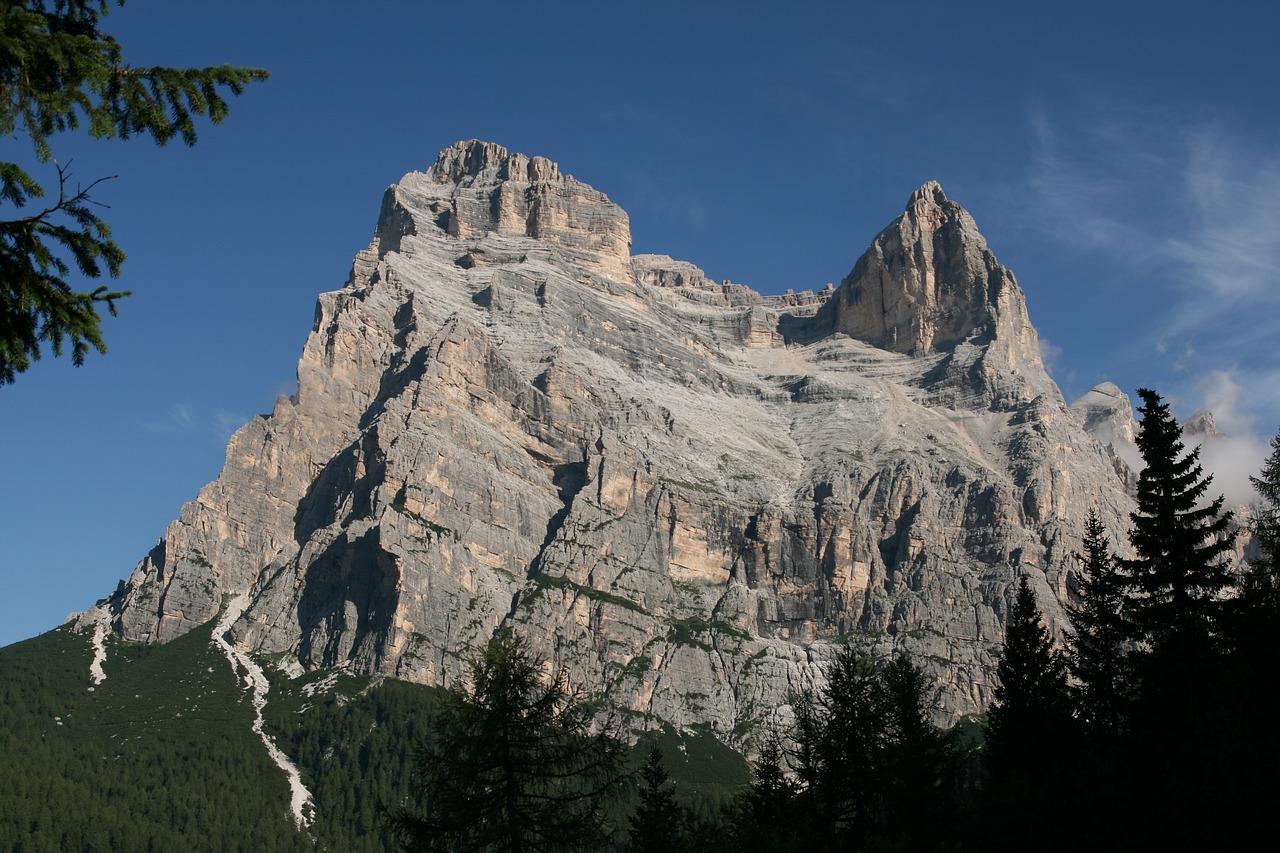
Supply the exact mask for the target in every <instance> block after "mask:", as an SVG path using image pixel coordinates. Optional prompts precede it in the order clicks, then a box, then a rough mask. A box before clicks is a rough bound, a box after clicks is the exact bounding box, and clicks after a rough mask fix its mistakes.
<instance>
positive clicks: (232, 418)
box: [137, 403, 248, 443]
mask: <svg viewBox="0 0 1280 853" xmlns="http://www.w3.org/2000/svg"><path fill="white" fill-rule="evenodd" d="M246 421H248V418H246V417H245V416H244V415H240V414H235V413H232V412H226V411H221V410H219V411H216V412H213V413H212V414H208V415H206V414H205V413H203V412H201V411H200V410H199V409H198V408H197V407H195V406H192V405H191V404H190V403H171V404H170V405H169V408H168V409H166V410H164V411H163V412H160V413H157V414H156V415H155V416H153V417H151V418H148V419H145V420H139V421H137V424H138V426H139V427H141V428H142V429H144V430H146V431H147V432H153V433H169V434H173V433H199V432H206V433H209V434H211V435H212V436H213V437H214V439H215V440H217V441H218V442H222V443H225V442H226V441H227V440H228V439H229V438H231V436H232V434H233V433H235V431H236V430H237V429H239V428H240V427H242V426H243V425H244V424H245V422H246Z"/></svg>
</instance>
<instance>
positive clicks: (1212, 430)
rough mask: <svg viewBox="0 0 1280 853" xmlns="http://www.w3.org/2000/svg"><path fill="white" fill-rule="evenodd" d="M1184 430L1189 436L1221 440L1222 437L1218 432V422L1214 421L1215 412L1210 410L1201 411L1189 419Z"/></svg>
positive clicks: (1183, 426) (1184, 425)
mask: <svg viewBox="0 0 1280 853" xmlns="http://www.w3.org/2000/svg"><path fill="white" fill-rule="evenodd" d="M1182 430H1183V432H1184V433H1186V434H1187V435H1189V436H1193V437H1198V438H1219V437H1221V435H1222V433H1220V432H1218V422H1217V421H1216V420H1215V419H1214V417H1213V412H1211V411H1209V410H1208V409H1201V410H1200V411H1198V412H1196V413H1195V414H1193V415H1192V416H1191V417H1189V418H1187V420H1186V423H1184V424H1183V425H1182Z"/></svg>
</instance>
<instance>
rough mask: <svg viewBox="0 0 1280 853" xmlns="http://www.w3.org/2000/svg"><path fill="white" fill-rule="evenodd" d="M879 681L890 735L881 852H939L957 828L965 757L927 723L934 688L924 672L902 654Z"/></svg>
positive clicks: (952, 738)
mask: <svg viewBox="0 0 1280 853" xmlns="http://www.w3.org/2000/svg"><path fill="white" fill-rule="evenodd" d="M880 677H881V680H882V682H883V684H884V689H885V693H886V697H887V699H888V729H889V736H888V739H887V744H886V749H885V756H884V760H883V772H882V778H883V782H884V786H885V789H884V795H883V799H884V811H883V818H882V826H881V829H880V836H881V844H880V849H885V850H938V849H942V848H943V847H944V846H945V842H946V841H947V839H948V838H949V837H951V836H954V834H955V831H956V827H957V825H958V823H959V817H960V810H961V784H962V779H963V772H964V755H963V752H962V751H961V749H960V747H959V745H958V743H957V737H956V733H955V732H954V731H942V730H941V729H939V728H938V727H937V726H935V725H933V723H931V722H930V720H929V706H930V705H932V704H933V703H934V702H936V700H937V696H938V688H937V687H935V686H933V685H932V684H931V683H930V681H929V679H928V677H927V676H926V675H925V672H924V670H923V669H921V668H920V667H919V666H917V665H916V664H915V663H913V662H912V661H911V659H910V658H909V657H908V656H907V655H906V654H900V655H898V656H897V657H895V658H894V659H893V660H892V661H890V662H889V663H888V664H887V665H886V666H885V667H884V669H882V670H881V672H880Z"/></svg>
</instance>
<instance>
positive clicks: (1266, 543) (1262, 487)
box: [1240, 434, 1280, 611]
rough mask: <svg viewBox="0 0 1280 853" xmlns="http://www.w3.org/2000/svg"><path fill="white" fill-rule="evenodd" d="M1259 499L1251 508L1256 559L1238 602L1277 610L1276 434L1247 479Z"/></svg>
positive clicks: (1279, 508)
mask: <svg viewBox="0 0 1280 853" xmlns="http://www.w3.org/2000/svg"><path fill="white" fill-rule="evenodd" d="M1249 482H1250V483H1252V484H1253V488H1254V490H1255V491H1256V492H1257V493H1258V497H1259V498H1260V499H1261V500H1260V502H1259V503H1258V504H1257V506H1256V507H1255V515H1254V518H1253V534H1254V536H1255V538H1256V539H1257V546H1258V555H1257V557H1256V558H1255V559H1253V560H1252V561H1250V563H1249V565H1248V566H1247V567H1246V569H1245V572H1244V575H1243V577H1242V578H1241V584H1240V586H1241V590H1240V593H1241V594H1240V599H1241V603H1242V604H1243V606H1244V607H1245V608H1247V609H1254V610H1262V611H1275V610H1277V609H1280V434H1277V435H1275V436H1274V437H1272V439H1271V455H1270V456H1268V457H1267V459H1266V461H1265V462H1263V464H1262V470H1261V471H1260V472H1259V474H1258V476H1257V477H1250V478H1249Z"/></svg>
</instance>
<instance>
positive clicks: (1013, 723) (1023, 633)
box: [983, 575, 1074, 850]
mask: <svg viewBox="0 0 1280 853" xmlns="http://www.w3.org/2000/svg"><path fill="white" fill-rule="evenodd" d="M996 675H997V678H998V680H999V683H998V684H997V685H996V689H995V699H996V701H995V704H994V705H992V706H991V709H990V710H989V711H988V712H987V723H986V732H985V733H986V739H985V744H984V761H983V764H984V766H985V769H986V779H985V785H984V791H983V800H984V802H985V805H986V812H987V820H992V819H996V820H999V821H1000V832H999V833H998V835H996V836H995V837H994V838H992V839H991V842H990V843H988V844H986V845H984V846H986V847H988V848H990V849H998V850H1030V849H1039V848H1040V847H1042V846H1043V845H1044V843H1045V832H1046V828H1047V827H1049V826H1050V825H1051V823H1052V822H1053V821H1054V817H1055V816H1056V815H1057V814H1058V813H1059V810H1061V809H1063V804H1064V802H1066V801H1067V798H1068V796H1069V794H1070V793H1071V791H1072V776H1073V773H1072V772H1071V771H1070V770H1069V769H1068V766H1067V765H1068V760H1069V757H1070V756H1071V755H1072V752H1073V746H1074V737H1073V733H1074V729H1073V725H1072V719H1071V698H1070V692H1069V690H1068V687H1067V665H1066V661H1065V660H1064V658H1063V656H1062V654H1061V653H1060V652H1059V651H1058V650H1056V649H1055V648H1054V647H1053V639H1052V637H1051V636H1050V634H1049V630H1048V629H1047V628H1045V626H1044V625H1043V624H1041V616H1040V611H1039V608H1038V606H1037V603H1036V596H1035V593H1034V592H1033V591H1032V590H1031V585H1030V584H1029V583H1028V581H1027V578H1026V576H1025V575H1024V576H1023V577H1022V578H1021V579H1020V580H1019V583H1018V590H1017V593H1016V594H1015V596H1014V602H1013V608H1012V609H1011V611H1010V614H1009V619H1008V622H1007V623H1006V626H1005V640H1004V648H1003V649H1002V651H1001V653H1000V660H999V662H998V664H997V666H996ZM1053 841H1054V842H1055V846H1056V844H1057V843H1061V841H1062V839H1061V837H1060V836H1059V837H1055V838H1054V839H1053Z"/></svg>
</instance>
